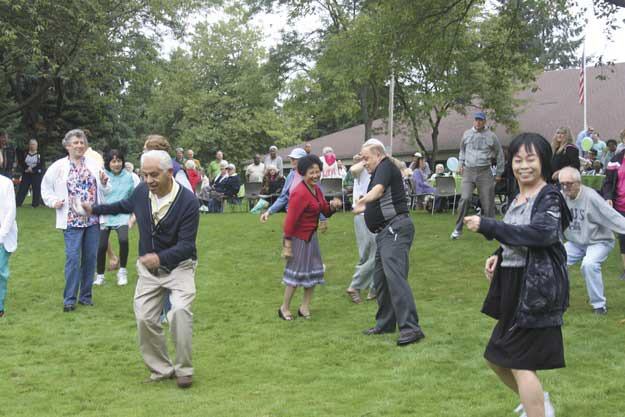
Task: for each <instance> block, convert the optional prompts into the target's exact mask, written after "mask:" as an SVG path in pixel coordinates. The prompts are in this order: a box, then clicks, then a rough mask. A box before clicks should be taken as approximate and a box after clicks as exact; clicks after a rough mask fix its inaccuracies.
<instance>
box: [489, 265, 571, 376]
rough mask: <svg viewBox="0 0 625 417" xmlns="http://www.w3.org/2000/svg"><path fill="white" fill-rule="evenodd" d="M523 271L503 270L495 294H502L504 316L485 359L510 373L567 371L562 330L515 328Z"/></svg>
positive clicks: (515, 269)
mask: <svg viewBox="0 0 625 417" xmlns="http://www.w3.org/2000/svg"><path fill="white" fill-rule="evenodd" d="M523 270H524V269H523V268H506V267H501V268H500V270H499V271H498V273H497V274H495V278H494V279H493V283H492V284H491V285H492V288H491V291H492V290H495V291H496V292H498V293H499V294H498V295H499V296H500V297H501V298H500V307H499V311H500V316H499V321H498V322H497V325H496V326H495V328H494V329H493V334H492V335H491V337H490V340H489V341H488V345H487V346H486V352H484V357H485V358H486V359H487V360H488V361H489V362H491V363H494V364H495V365H499V366H501V367H503V368H509V369H524V370H532V371H535V370H540V369H556V368H564V344H563V342H562V331H561V329H560V326H558V327H546V328H540V329H525V328H520V327H517V326H516V325H515V317H514V316H515V311H516V307H517V305H518V302H519V296H520V293H521V283H522V280H523Z"/></svg>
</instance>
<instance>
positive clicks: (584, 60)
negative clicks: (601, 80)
mask: <svg viewBox="0 0 625 417" xmlns="http://www.w3.org/2000/svg"><path fill="white" fill-rule="evenodd" d="M582 61H583V63H582V64H583V65H584V132H588V81H586V80H587V79H588V77H586V37H585V36H584V50H583V52H582Z"/></svg>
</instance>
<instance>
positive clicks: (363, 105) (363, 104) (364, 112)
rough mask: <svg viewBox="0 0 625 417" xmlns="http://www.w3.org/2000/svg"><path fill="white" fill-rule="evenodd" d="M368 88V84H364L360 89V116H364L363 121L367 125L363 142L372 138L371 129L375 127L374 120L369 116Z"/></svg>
mask: <svg viewBox="0 0 625 417" xmlns="http://www.w3.org/2000/svg"><path fill="white" fill-rule="evenodd" d="M368 90H369V88H368V87H367V85H366V84H365V85H363V86H361V87H360V88H359V89H358V102H359V103H360V117H361V118H362V123H363V124H364V125H365V138H364V141H363V142H366V141H367V140H369V139H370V138H371V130H372V127H373V121H372V120H371V119H370V117H369V106H367V102H368V100H367V99H368V95H369V94H368Z"/></svg>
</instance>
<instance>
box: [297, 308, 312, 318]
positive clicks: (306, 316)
mask: <svg viewBox="0 0 625 417" xmlns="http://www.w3.org/2000/svg"><path fill="white" fill-rule="evenodd" d="M297 315H298V316H300V317H303V318H305V319H306V320H308V319H310V313H308V314H304V313H302V309H301V308H298V309H297Z"/></svg>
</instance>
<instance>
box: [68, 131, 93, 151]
mask: <svg viewBox="0 0 625 417" xmlns="http://www.w3.org/2000/svg"><path fill="white" fill-rule="evenodd" d="M74 137H76V138H80V139H82V140H83V141H84V142H85V145H87V146H89V140H88V139H87V135H85V132H84V131H83V130H82V129H72V130H70V131H69V132H67V133H66V134H65V137H64V138H63V142H62V144H63V147H64V148H65V147H67V145H69V142H70V140H71V139H72V138H74Z"/></svg>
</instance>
